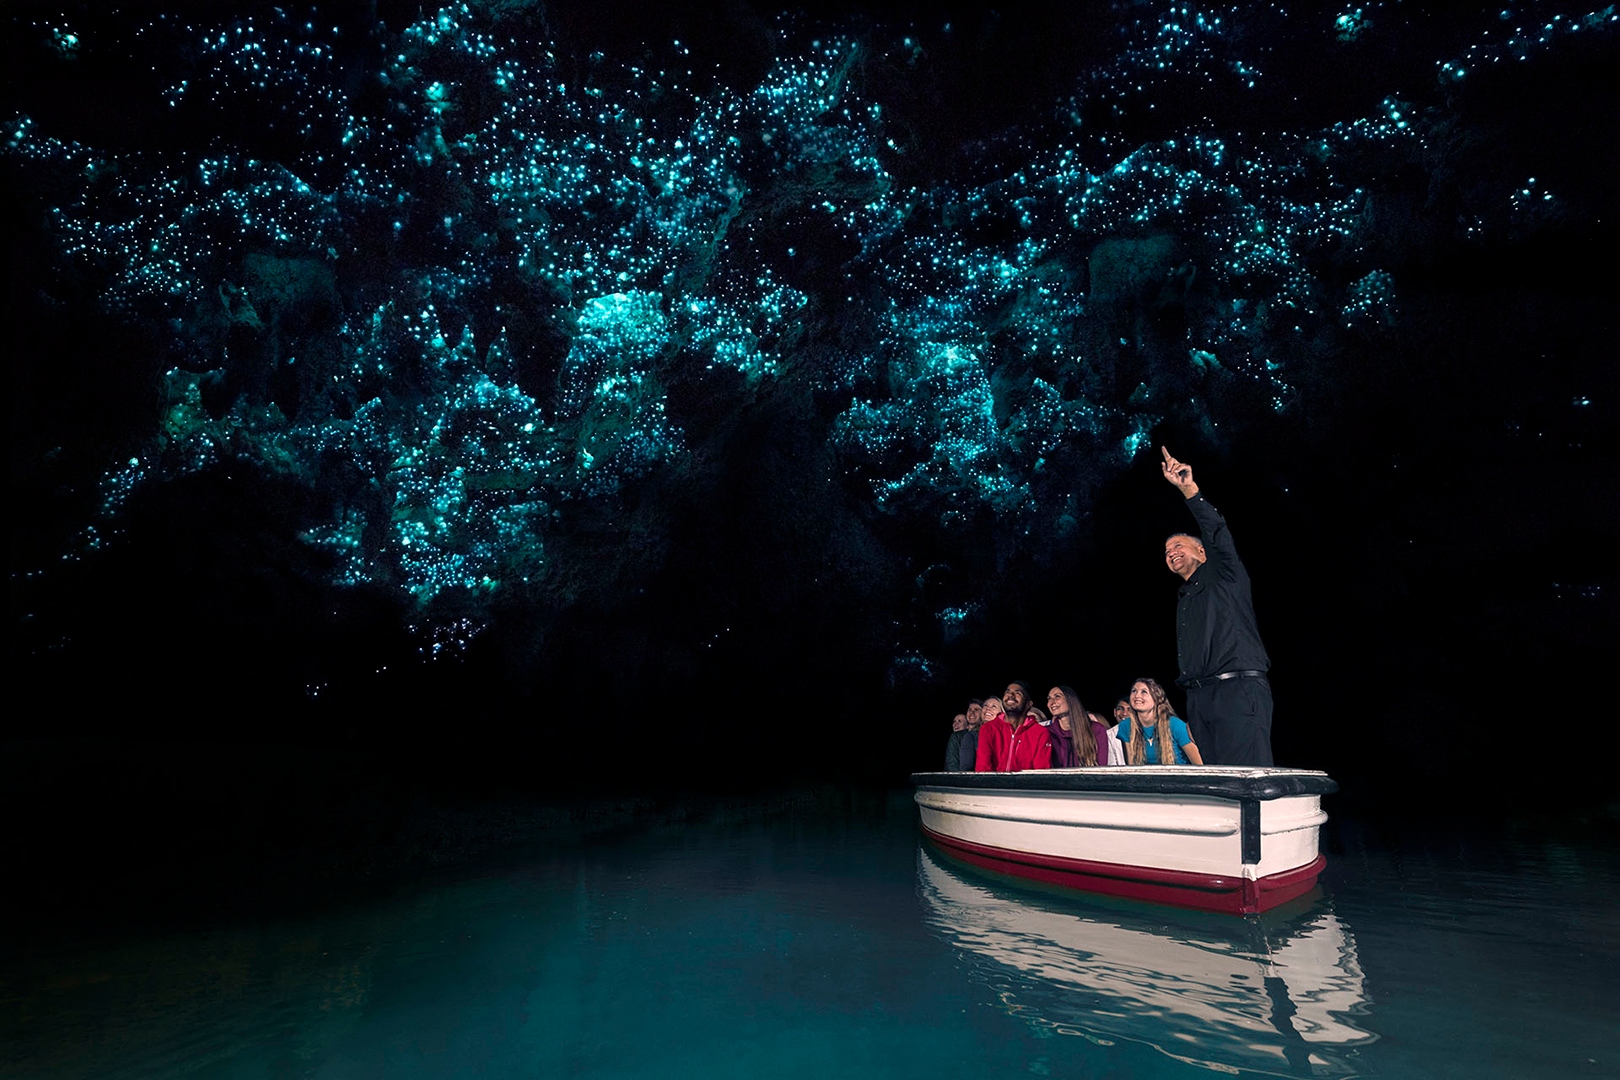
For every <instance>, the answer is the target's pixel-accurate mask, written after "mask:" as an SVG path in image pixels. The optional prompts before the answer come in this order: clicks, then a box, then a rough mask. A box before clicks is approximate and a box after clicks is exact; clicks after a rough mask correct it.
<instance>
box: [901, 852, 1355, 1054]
mask: <svg viewBox="0 0 1620 1080" xmlns="http://www.w3.org/2000/svg"><path fill="white" fill-rule="evenodd" d="M950 865H951V864H950V863H949V862H948V860H947V858H946V857H944V856H941V855H938V854H936V853H935V852H934V851H933V850H931V849H927V848H924V849H919V851H918V854H917V877H918V886H919V890H920V892H921V895H922V897H923V899H924V901H925V903H926V904H927V906H928V911H929V921H930V922H931V923H932V925H933V926H934V928H935V930H936V932H938V933H939V934H940V936H941V937H943V938H944V939H945V940H947V941H949V942H951V943H952V944H953V945H955V946H957V947H958V948H960V949H961V950H963V952H964V954H965V955H967V956H968V957H969V958H970V959H971V960H972V961H973V965H972V968H971V970H973V971H974V977H975V978H977V979H980V980H982V981H983V982H984V983H985V985H986V986H988V987H990V988H991V989H992V990H993V992H994V993H995V995H996V997H997V998H998V999H999V1000H1000V1001H1001V1003H1002V1004H1003V1005H1004V1006H1005V1007H1006V1008H1007V1009H1008V1010H1009V1011H1012V1012H1014V1013H1016V1014H1018V1015H1020V1016H1024V1017H1026V1018H1028V1019H1029V1020H1031V1021H1033V1022H1035V1023H1039V1024H1044V1025H1047V1026H1049V1027H1050V1028H1051V1029H1052V1030H1053V1031H1055V1032H1058V1033H1060V1034H1065V1035H1078V1036H1082V1037H1084V1038H1087V1039H1090V1040H1092V1041H1094V1042H1100V1043H1106V1042H1109V1041H1111V1040H1115V1039H1130V1040H1133V1041H1136V1042H1140V1043H1143V1044H1145V1045H1148V1046H1152V1047H1154V1048H1155V1049H1157V1050H1159V1051H1160V1052H1161V1053H1164V1054H1166V1055H1168V1056H1170V1057H1172V1058H1175V1059H1177V1060H1180V1061H1183V1062H1186V1063H1187V1064H1192V1065H1201V1066H1203V1067H1205V1068H1209V1069H1213V1070H1216V1071H1219V1072H1236V1071H1239V1070H1247V1071H1252V1072H1262V1073H1277V1074H1279V1075H1284V1076H1350V1075H1354V1073H1355V1071H1356V1069H1355V1067H1354V1065H1353V1062H1354V1057H1353V1056H1349V1055H1346V1053H1345V1051H1346V1050H1348V1049H1350V1048H1353V1047H1357V1046H1359V1045H1361V1044H1364V1043H1367V1042H1370V1041H1372V1039H1373V1037H1374V1036H1373V1035H1372V1034H1371V1033H1369V1032H1367V1031H1365V1030H1363V1029H1362V1028H1360V1027H1358V1026H1357V1018H1358V1017H1359V1016H1360V1015H1361V1014H1364V1013H1365V1012H1366V1011H1367V996H1366V988H1365V979H1364V977H1363V975H1362V972H1361V966H1360V963H1359V961H1358V960H1357V958H1356V945H1355V939H1354V937H1353V936H1352V935H1351V933H1350V931H1349V929H1348V928H1347V927H1346V926H1345V925H1344V924H1343V923H1342V922H1341V921H1340V920H1339V918H1338V917H1337V916H1336V915H1334V913H1333V911H1332V909H1331V906H1330V905H1329V904H1327V903H1326V902H1322V901H1317V902H1315V903H1299V904H1294V905H1290V907H1289V909H1288V912H1291V913H1286V912H1274V913H1270V914H1268V915H1266V916H1264V917H1261V918H1254V919H1236V918H1232V917H1230V916H1200V915H1195V914H1190V913H1189V914H1187V915H1184V916H1183V915H1179V914H1178V915H1176V916H1171V921H1160V920H1163V919H1164V918H1165V917H1166V915H1167V914H1168V913H1167V912H1164V911H1163V910H1161V909H1154V908H1148V907H1146V906H1144V905H1134V904H1132V905H1124V904H1121V905H1118V910H1112V911H1111V910H1110V909H1109V908H1108V907H1104V906H1101V905H1093V906H1090V907H1086V908H1081V909H1078V910H1077V909H1075V908H1074V907H1073V905H1070V904H1064V903H1046V902H1043V898H1041V897H1038V896H1034V895H1019V894H1018V893H1016V892H1002V891H998V890H996V889H994V888H992V887H990V886H989V885H988V884H987V883H985V882H984V881H983V879H982V878H981V879H977V880H976V879H975V875H974V874H973V872H972V871H956V870H953V869H950V868H949V867H950Z"/></svg>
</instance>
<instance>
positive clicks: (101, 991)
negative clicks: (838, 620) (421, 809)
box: [0, 796, 1620, 1080]
mask: <svg viewBox="0 0 1620 1080" xmlns="http://www.w3.org/2000/svg"><path fill="white" fill-rule="evenodd" d="M1338 837H1339V838H1338V840H1337V841H1336V843H1337V844H1338V846H1337V848H1334V849H1330V854H1329V866H1328V872H1327V874H1326V876H1325V878H1324V881H1325V886H1324V893H1323V894H1322V895H1319V896H1316V897H1314V898H1307V899H1306V900H1305V901H1303V902H1301V903H1299V904H1296V905H1293V906H1291V907H1289V908H1286V909H1281V910H1279V911H1277V912H1272V913H1268V914H1267V915H1266V916H1264V917H1262V918H1260V919H1248V920H1245V919H1239V918H1233V917H1229V916H1218V915H1202V914H1196V913H1185V912H1179V911H1175V910H1173V909H1167V908H1155V907H1152V906H1149V905H1141V904H1131V903H1124V902H1107V901H1101V900H1093V899H1087V898H1075V897H1065V896H1056V895H1048V894H1043V893H1038V892H1031V891H1028V890H1025V889H1022V888H1016V887H1011V886H1007V885H1004V884H1002V883H1000V882H997V881H994V880H991V879H989V878H987V877H984V876H982V875H978V874H977V873H976V872H973V871H970V870H966V869H961V868H958V867H956V866H955V865H953V864H949V863H947V862H945V861H944V860H943V859H942V858H937V857H936V856H934V855H933V854H932V853H931V852H930V851H928V850H926V849H923V848H921V846H920V845H919V840H918V833H917V825H916V817H915V810H914V808H913V807H912V805H911V803H910V800H909V796H903V797H899V798H896V799H894V800H892V801H887V802H873V803H861V802H860V801H859V800H853V801H850V802H847V803H839V804H837V805H825V806H823V807H822V808H820V809H818V810H811V809H805V810H802V811H800V812H796V813H794V814H784V815H778V816H776V817H771V818H766V819H758V820H730V821H709V822H705V823H693V824H688V825H685V826H682V827H679V828H677V827H665V828H659V829H656V830H652V831H649V832H647V833H645V834H643V835H640V836H637V837H634V838H631V839H620V840H617V841H615V842H612V843H601V844H597V845H595V846H590V847H584V848H578V849H571V850H568V851H565V852H556V851H553V852H550V853H538V854H535V855H534V856H533V857H531V858H527V859H518V860H514V861H510V862H508V863H507V864H506V865H504V866H502V867H499V868H487V869H484V870H480V871H476V872H475V871H468V872H465V873H462V874H460V875H458V876H455V877H451V878H441V879H438V880H435V881H428V882H422V883H420V884H418V885H417V886H415V887H413V888H411V889H407V890H402V891H401V892H399V893H398V894H396V895H394V896H391V897H387V898H382V899H373V900H366V901H351V902H349V903H348V904H346V905H336V906H334V907H333V908H332V909H330V910H328V911H326V912H325V913H322V914H319V915H311V916H306V917H300V918H287V919H283V920H278V921H264V922H258V923H241V924H236V925H230V926H221V927H216V928H214V929H209V930H195V931H190V932H174V933H169V934H164V935H152V936H148V937H146V938H143V939H140V940H124V941H121V942H114V943H106V942H102V943H91V942H89V941H88V940H87V939H84V938H82V937H81V938H79V939H77V940H75V939H66V938H60V937H58V938H56V939H54V940H52V941H48V942H46V941H37V942H30V940H29V936H30V935H29V932H28V931H29V928H26V927H11V928H9V929H8V932H7V936H6V941H5V952H4V954H3V960H4V963H3V964H0V1077H5V1078H8V1080H9V1078H11V1077H29V1078H34V1077H39V1078H45V1080H49V1078H56V1077H88V1076H94V1077H107V1078H111V1080H124V1078H133V1077H166V1076H178V1075H185V1076H187V1077H198V1078H231V1080H237V1078H242V1080H246V1078H254V1080H258V1078H272V1077H306V1076H307V1077H322V1078H326V1077H333V1078H336V1077H379V1078H390V1080H391V1078H395V1077H401V1078H414V1077H458V1076H480V1077H552V1076H578V1077H640V1076H646V1077H684V1076H703V1077H739V1078H740V1077H749V1078H751V1080H752V1078H757V1077H762V1076H767V1077H776V1076H787V1077H799V1076H802V1077H806V1078H811V1077H814V1078H815V1080H828V1078H829V1077H831V1078H832V1080H857V1078H861V1077H868V1076H886V1077H893V1076H900V1077H910V1076H917V1077H926V1078H928V1080H942V1078H953V1077H963V1078H969V1077H971V1078H972V1080H986V1078H992V1077H1015V1076H1016V1077H1028V1076H1031V1075H1052V1076H1087V1077H1110V1076H1118V1077H1131V1078H1152V1077H1202V1078H1207V1077H1209V1076H1210V1075H1211V1072H1212V1071H1213V1072H1215V1073H1216V1074H1221V1073H1226V1074H1230V1073H1233V1072H1244V1073H1256V1072H1258V1073H1262V1074H1277V1075H1283V1076H1308V1077H1326V1076H1348V1075H1359V1076H1383V1077H1408V1076H1425V1077H1426V1076H1459V1077H1461V1076H1469V1077H1478V1076H1486V1077H1538V1076H1602V1075H1610V1076H1613V1075H1620V1014H1617V1012H1616V1009H1615V1007H1614V1004H1613V994H1612V984H1613V972H1614V971H1615V970H1616V968H1617V966H1620V933H1617V932H1616V931H1617V927H1620V920H1617V912H1620V902H1617V900H1616V895H1617V889H1616V886H1617V885H1620V873H1617V866H1620V855H1617V853H1616V851H1615V850H1614V848H1613V846H1612V845H1606V844H1602V843H1598V842H1594V841H1593V840H1592V838H1591V837H1588V838H1587V839H1585V840H1581V841H1575V842H1568V843H1566V842H1563V841H1559V842H1554V841H1553V840H1551V839H1550V838H1547V837H1545V836H1543V835H1540V834H1539V833H1538V832H1537V831H1536V830H1531V831H1529V832H1523V833H1517V834H1515V833H1509V834H1505V835H1501V836H1496V837H1494V838H1490V839H1488V840H1487V841H1486V842H1483V843H1481V842H1475V841H1466V842H1465V841H1459V840H1455V839H1447V840H1441V841H1421V842H1420V841H1411V840H1402V841H1401V842H1399V843H1391V842H1390V841H1389V839H1388V838H1387V837H1382V836H1378V835H1375V833H1374V832H1373V831H1372V830H1362V831H1356V830H1354V829H1351V830H1349V831H1342V830H1341V832H1340V833H1339V834H1338ZM1601 838H1602V837H1601V836H1599V837H1598V839H1599V840H1601Z"/></svg>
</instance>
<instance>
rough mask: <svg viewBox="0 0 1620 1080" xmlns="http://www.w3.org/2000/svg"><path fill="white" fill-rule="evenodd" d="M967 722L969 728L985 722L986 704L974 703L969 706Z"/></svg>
mask: <svg viewBox="0 0 1620 1080" xmlns="http://www.w3.org/2000/svg"><path fill="white" fill-rule="evenodd" d="M966 715H967V724H968V728H969V730H972V729H973V728H976V727H978V726H979V725H980V724H981V723H983V722H984V706H983V705H980V704H978V703H974V704H972V705H969V706H968V707H967V714H966Z"/></svg>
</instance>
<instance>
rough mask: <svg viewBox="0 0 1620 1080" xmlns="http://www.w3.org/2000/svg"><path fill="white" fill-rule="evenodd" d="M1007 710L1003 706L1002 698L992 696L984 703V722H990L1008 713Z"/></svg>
mask: <svg viewBox="0 0 1620 1080" xmlns="http://www.w3.org/2000/svg"><path fill="white" fill-rule="evenodd" d="M1006 712H1007V710H1006V709H1003V708H1002V707H1001V699H1000V698H991V699H990V700H989V701H986V702H985V703H984V722H985V723H987V724H988V723H989V722H990V721H992V720H994V719H995V718H996V717H998V716H1004V715H1006Z"/></svg>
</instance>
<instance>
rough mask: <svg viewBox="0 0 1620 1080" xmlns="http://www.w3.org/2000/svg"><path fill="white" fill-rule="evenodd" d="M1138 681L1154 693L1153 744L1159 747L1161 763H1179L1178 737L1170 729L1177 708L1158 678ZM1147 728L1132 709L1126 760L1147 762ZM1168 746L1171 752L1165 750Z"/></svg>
mask: <svg viewBox="0 0 1620 1080" xmlns="http://www.w3.org/2000/svg"><path fill="white" fill-rule="evenodd" d="M1136 682H1139V683H1141V684H1142V685H1143V686H1145V687H1147V689H1148V693H1149V694H1151V695H1153V728H1154V731H1153V745H1154V746H1157V747H1158V748H1159V755H1158V757H1159V764H1160V765H1175V764H1178V762H1177V761H1176V737H1175V735H1174V734H1172V733H1171V731H1170V718H1171V717H1172V716H1174V715H1176V710H1174V709H1172V708H1171V707H1170V699H1169V698H1167V697H1165V694H1164V687H1162V686H1160V685H1159V683H1158V680H1157V679H1137V680H1136ZM1135 685H1136V683H1132V684H1131V686H1133V687H1134V686H1135ZM1145 728H1146V725H1144V724H1143V723H1142V718H1141V717H1140V716H1137V715H1136V710H1135V709H1134V708H1133V709H1131V744H1130V745H1129V746H1127V747H1126V748H1125V760H1126V761H1128V762H1130V763H1131V764H1132V765H1146V764H1147V735H1145V734H1144V733H1143V732H1144V730H1145ZM1167 746H1168V747H1169V748H1170V752H1169V754H1166V753H1165V750H1164V748H1165V747H1167ZM1166 757H1168V758H1169V760H1168V761H1166V760H1165V758H1166Z"/></svg>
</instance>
